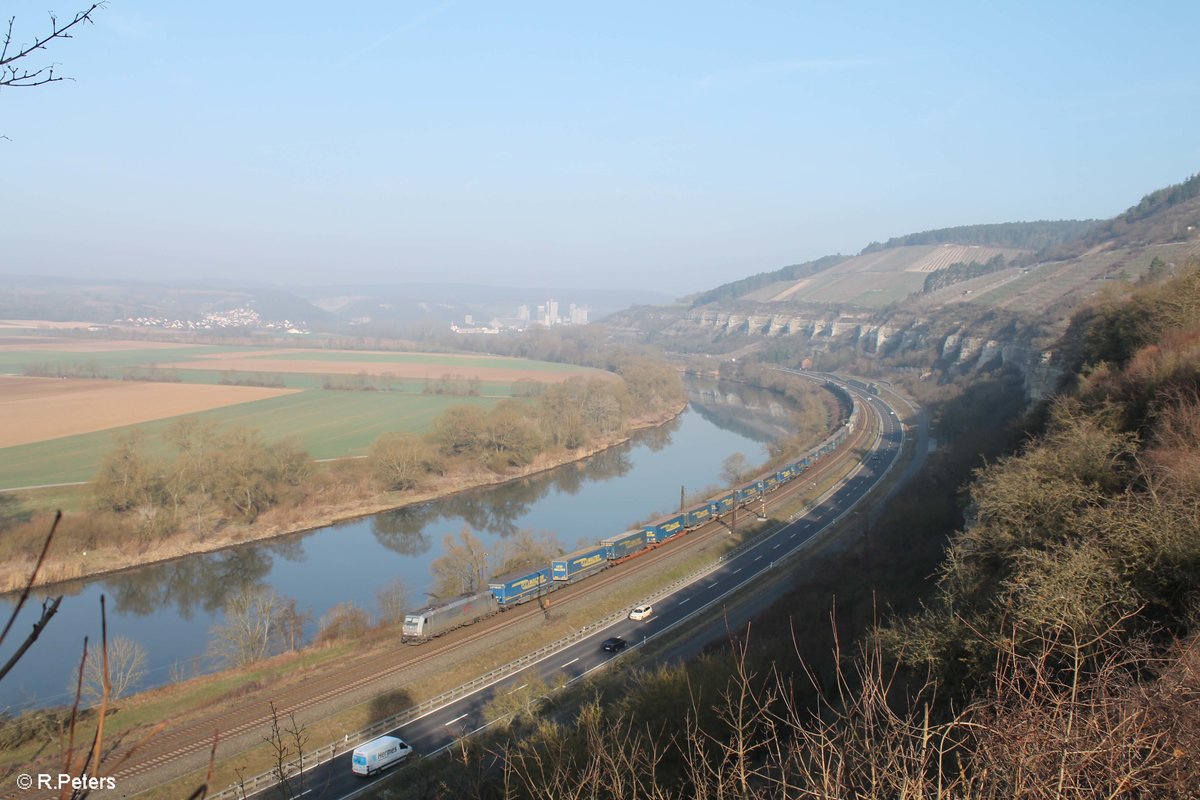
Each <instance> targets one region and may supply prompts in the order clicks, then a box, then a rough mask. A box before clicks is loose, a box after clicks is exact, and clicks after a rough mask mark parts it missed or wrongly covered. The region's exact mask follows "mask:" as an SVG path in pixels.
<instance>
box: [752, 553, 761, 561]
mask: <svg viewBox="0 0 1200 800" xmlns="http://www.w3.org/2000/svg"><path fill="white" fill-rule="evenodd" d="M760 558H762V553H759V554H758V555H756V556H755V557H754V560H755V561H758V560H759V559H760Z"/></svg>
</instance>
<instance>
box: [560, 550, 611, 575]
mask: <svg viewBox="0 0 1200 800" xmlns="http://www.w3.org/2000/svg"><path fill="white" fill-rule="evenodd" d="M606 566H608V559H607V558H605V557H604V545H595V544H594V545H592V546H590V547H584V548H583V549H581V550H576V551H575V552H573V553H567V554H566V555H565V556H560V557H559V558H556V559H554V560H553V561H551V562H550V573H551V577H552V578H554V580H556V581H573V580H576V579H578V578H582V577H584V576H585V575H591V574H592V573H593V572H596V571H598V570H601V569H603V568H604V567H606Z"/></svg>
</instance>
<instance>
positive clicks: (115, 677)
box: [70, 636, 146, 703]
mask: <svg viewBox="0 0 1200 800" xmlns="http://www.w3.org/2000/svg"><path fill="white" fill-rule="evenodd" d="M102 656H103V654H102V653H101V652H100V651H98V650H92V651H91V652H89V653H88V654H87V658H86V659H84V662H83V684H82V686H81V689H80V692H81V695H82V697H83V698H84V699H85V700H86V701H88V702H90V703H95V702H99V700H100V697H101V696H102V695H103V693H104V678H105V675H104V659H103V657H102ZM144 677H146V648H144V647H142V646H141V645H140V644H138V643H137V642H135V641H134V640H133V639H129V638H127V637H124V636H117V637H115V638H114V639H113V640H112V641H110V642H109V643H108V682H109V693H108V698H109V700H112V701H116V700H120V699H121V698H122V697H124V696H125V694H126V693H128V692H129V690H130V689H132V688H134V687H135V686H137V685H138V684H139V683H141V681H142V678H144ZM70 688H71V689H72V690H74V689H75V676H74V675H72V680H71V685H70Z"/></svg>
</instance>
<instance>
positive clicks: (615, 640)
mask: <svg viewBox="0 0 1200 800" xmlns="http://www.w3.org/2000/svg"><path fill="white" fill-rule="evenodd" d="M628 644H629V642H627V641H625V640H624V639H622V638H621V637H620V636H614V637H612V638H611V639H605V640H604V643H603V644H601V645H600V647H601V648H603V649H604V650H607V651H608V652H610V653H619V652H621V651H622V650H624V649H625V647H626V645H628Z"/></svg>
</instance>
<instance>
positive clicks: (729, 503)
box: [708, 492, 735, 517]
mask: <svg viewBox="0 0 1200 800" xmlns="http://www.w3.org/2000/svg"><path fill="white" fill-rule="evenodd" d="M734 505H735V501H734V497H733V492H729V493H728V494H723V495H720V496H718V497H714V498H713V499H711V500H709V501H708V508H709V512H710V513H711V514H712V515H713V516H714V517H719V516H721V515H722V514H728V513H729V512H730V511H733V507H734Z"/></svg>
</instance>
